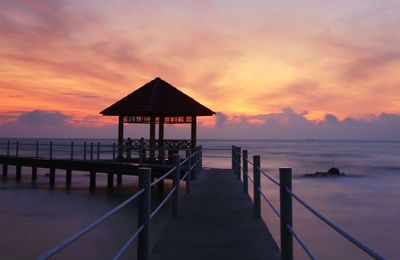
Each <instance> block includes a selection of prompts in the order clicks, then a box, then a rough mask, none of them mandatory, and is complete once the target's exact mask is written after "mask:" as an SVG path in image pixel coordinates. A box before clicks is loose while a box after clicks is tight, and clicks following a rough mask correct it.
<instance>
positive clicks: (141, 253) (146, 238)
mask: <svg viewBox="0 0 400 260" xmlns="http://www.w3.org/2000/svg"><path fill="white" fill-rule="evenodd" d="M150 183H151V169H150V168H139V189H140V190H141V189H144V193H143V195H142V196H141V197H140V199H139V216H138V218H139V221H138V226H139V227H140V226H142V225H143V230H142V232H141V233H140V234H139V241H138V250H137V252H138V259H142V260H149V259H150V213H151V187H150Z"/></svg>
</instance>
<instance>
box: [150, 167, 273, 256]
mask: <svg viewBox="0 0 400 260" xmlns="http://www.w3.org/2000/svg"><path fill="white" fill-rule="evenodd" d="M241 186H242V185H241V183H240V182H239V181H237V179H236V178H235V176H234V175H232V171H231V170H220V169H207V170H203V171H202V174H201V175H200V176H199V178H198V180H196V182H193V184H192V192H191V194H190V195H189V196H186V197H184V198H183V199H182V201H181V214H180V216H179V218H173V219H171V220H170V222H169V224H168V226H167V227H166V228H165V230H164V232H163V233H162V234H161V236H160V238H159V239H158V242H157V243H156V245H155V247H154V248H153V251H152V255H151V259H153V260H154V259H157V260H158V259H159V260H169V259H171V260H172V259H191V260H202V259H210V260H211V259H216V260H217V259H218V260H222V259H238V260H240V259H243V260H247V259H254V260H257V259H260V260H261V259H264V260H265V259H271V260H273V259H280V253H279V248H278V246H277V245H276V243H275V241H274V239H273V238H272V236H271V234H270V232H269V230H268V228H267V226H266V225H265V224H264V222H263V220H262V219H261V218H255V217H254V215H253V204H252V202H251V199H250V197H249V196H248V195H247V194H243V192H242V189H241Z"/></svg>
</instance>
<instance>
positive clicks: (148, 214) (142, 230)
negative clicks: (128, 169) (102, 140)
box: [37, 147, 202, 260]
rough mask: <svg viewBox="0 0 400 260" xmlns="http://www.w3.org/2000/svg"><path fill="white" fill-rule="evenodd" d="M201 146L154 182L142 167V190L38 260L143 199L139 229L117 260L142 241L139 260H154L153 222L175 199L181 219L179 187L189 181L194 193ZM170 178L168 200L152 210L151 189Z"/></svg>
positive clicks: (174, 209)
mask: <svg viewBox="0 0 400 260" xmlns="http://www.w3.org/2000/svg"><path fill="white" fill-rule="evenodd" d="M201 154H202V152H201V147H198V148H197V149H196V150H195V151H194V152H193V153H192V151H191V150H187V151H186V159H185V160H183V161H181V159H180V155H174V156H173V168H172V169H170V170H169V171H168V172H166V173H165V174H163V175H162V176H161V177H159V178H157V179H156V180H155V181H153V182H151V168H139V190H138V191H137V192H136V193H135V194H134V195H132V196H131V197H130V198H128V199H127V200H125V201H124V202H122V203H121V204H119V205H118V206H116V207H115V208H113V209H112V210H110V211H109V212H107V213H106V214H104V215H103V216H101V217H100V218H98V219H97V220H95V221H94V222H93V223H91V224H89V225H87V226H86V227H84V228H82V229H81V230H79V231H78V232H76V233H75V234H73V235H72V236H70V237H68V238H67V239H65V240H64V241H62V242H60V243H58V244H57V245H55V246H54V247H52V248H50V249H49V250H48V251H46V252H44V253H43V254H41V255H40V256H38V257H37V259H38V260H45V259H49V258H51V257H52V256H54V255H56V254H57V253H58V252H60V251H61V250H63V249H65V248H66V247H68V246H69V245H71V244H72V243H74V242H75V241H77V240H78V239H80V238H82V237H83V236H84V235H85V234H87V233H88V232H90V231H91V230H93V229H94V228H96V227H97V226H98V225H100V224H101V223H103V222H104V221H105V220H107V219H109V218H110V217H111V216H113V215H114V214H115V213H117V212H119V211H120V210H121V209H123V208H124V207H126V206H127V205H128V204H130V203H132V202H133V201H135V200H136V199H139V207H138V227H137V230H136V231H135V232H134V233H133V234H132V235H131V237H130V238H129V239H128V241H127V242H126V243H125V244H124V245H123V246H122V247H121V248H120V249H119V250H118V252H116V254H115V255H114V257H113V259H119V258H120V257H121V256H123V255H124V253H125V252H126V250H127V249H128V248H129V247H130V246H131V245H132V244H133V243H134V242H135V241H138V250H137V254H138V259H143V260H148V259H150V249H151V248H150V229H151V220H152V219H153V218H154V217H155V216H156V215H157V214H158V213H159V211H160V210H161V208H163V207H164V205H165V204H166V202H167V201H168V200H169V199H170V198H171V197H172V215H173V217H178V216H179V204H180V202H179V184H180V182H181V181H185V182H186V193H190V187H191V180H192V178H196V176H197V175H198V173H199V171H200V169H201V161H202V160H201ZM182 166H185V169H186V170H185V172H184V174H183V176H182V177H180V176H181V167H182ZM166 178H172V180H173V185H172V189H171V190H170V191H169V193H168V194H167V195H166V196H165V198H164V199H163V200H162V201H161V202H160V203H159V204H158V205H157V206H156V208H155V209H154V210H153V211H151V188H152V187H154V186H155V185H157V184H158V183H160V182H161V181H164V180H165V179H166Z"/></svg>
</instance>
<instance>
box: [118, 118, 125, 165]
mask: <svg viewBox="0 0 400 260" xmlns="http://www.w3.org/2000/svg"><path fill="white" fill-rule="evenodd" d="M123 145H124V116H118V156H117V160H122V159H123V155H122V154H123Z"/></svg>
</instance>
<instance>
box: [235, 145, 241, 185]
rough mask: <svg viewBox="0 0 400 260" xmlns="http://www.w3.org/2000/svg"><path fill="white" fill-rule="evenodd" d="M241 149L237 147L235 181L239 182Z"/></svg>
mask: <svg viewBox="0 0 400 260" xmlns="http://www.w3.org/2000/svg"><path fill="white" fill-rule="evenodd" d="M241 150H242V149H241V148H240V147H238V148H237V176H236V177H237V179H238V180H239V181H240V173H241V171H242V168H241V167H240V165H241V162H240V161H241Z"/></svg>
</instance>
